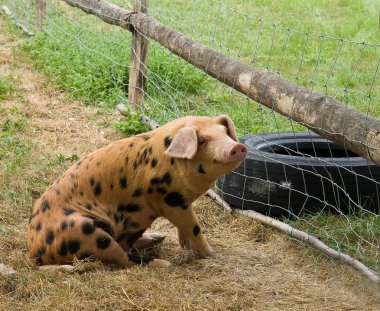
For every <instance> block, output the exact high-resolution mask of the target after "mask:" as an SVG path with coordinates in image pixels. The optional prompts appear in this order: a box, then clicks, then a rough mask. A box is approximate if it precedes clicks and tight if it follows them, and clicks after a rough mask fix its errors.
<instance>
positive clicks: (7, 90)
mask: <svg viewBox="0 0 380 311" xmlns="http://www.w3.org/2000/svg"><path fill="white" fill-rule="evenodd" d="M14 91H15V85H14V81H13V80H12V79H11V78H8V77H4V76H1V75H0V100H6V99H8V98H10V97H11V96H12V94H13V93H14Z"/></svg>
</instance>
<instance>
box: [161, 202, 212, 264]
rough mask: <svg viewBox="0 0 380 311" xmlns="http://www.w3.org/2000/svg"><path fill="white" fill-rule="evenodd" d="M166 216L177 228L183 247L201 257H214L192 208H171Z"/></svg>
mask: <svg viewBox="0 0 380 311" xmlns="http://www.w3.org/2000/svg"><path fill="white" fill-rule="evenodd" d="M165 214H166V215H165V217H166V218H167V219H168V220H169V221H170V222H171V223H172V224H174V225H175V226H176V227H177V230H178V240H179V244H180V245H181V247H186V248H191V249H192V251H193V252H194V253H195V254H197V255H198V256H201V257H207V256H213V255H214V251H213V249H212V248H211V246H210V245H209V244H208V242H207V239H206V237H205V236H204V235H203V234H202V232H201V228H200V226H199V222H198V219H197V216H196V215H195V214H194V211H193V209H192V208H191V206H188V207H187V208H186V209H183V208H173V207H170V209H169V210H168V211H167V213H165Z"/></svg>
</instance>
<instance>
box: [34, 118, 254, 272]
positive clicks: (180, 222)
mask: <svg viewBox="0 0 380 311" xmlns="http://www.w3.org/2000/svg"><path fill="white" fill-rule="evenodd" d="M246 154H247V148H246V147H245V146H244V145H243V144H240V143H238V140H237V137H236V134H235V130H234V126H233V123H232V121H231V119H230V118H229V117H227V116H223V115H222V116H219V117H216V118H209V117H195V116H188V117H184V118H180V119H177V120H174V121H171V122H169V123H167V124H166V125H164V126H162V127H160V128H158V129H155V130H153V131H151V132H147V133H144V134H141V135H137V136H133V137H130V138H126V139H122V140H119V141H116V142H114V143H112V144H110V145H108V146H106V147H103V148H101V149H99V150H96V151H94V152H93V153H91V154H89V155H88V156H86V157H84V158H83V159H81V160H80V161H78V162H77V163H75V164H74V165H73V166H71V167H70V168H69V169H68V170H67V171H66V172H65V173H64V174H63V175H62V176H61V177H60V178H58V179H57V180H56V181H55V182H54V183H53V184H52V185H51V186H50V187H49V188H48V189H47V190H46V191H45V193H44V194H43V195H42V197H41V198H40V199H38V200H37V202H36V204H35V205H34V207H33V210H32V214H31V216H30V219H29V226H28V231H27V244H28V253H29V257H30V258H31V259H32V260H34V261H35V262H36V264H38V265H62V264H70V263H72V262H73V259H74V257H76V258H78V259H86V258H93V259H99V260H101V261H103V262H105V263H114V264H118V265H121V266H130V265H131V264H132V263H138V264H149V265H154V266H168V265H169V264H170V263H169V262H168V261H166V260H162V259H151V258H146V257H142V256H139V255H136V253H135V252H132V249H135V248H143V247H146V246H149V245H152V244H155V243H157V242H160V241H161V240H162V236H159V235H146V234H144V235H143V233H144V232H145V230H146V229H147V228H149V227H150V225H151V224H152V222H153V221H154V220H155V219H156V218H157V217H164V218H166V219H168V220H169V221H170V222H171V223H173V224H174V225H175V226H176V227H177V230H178V238H179V244H180V245H181V246H182V247H187V248H190V249H192V250H193V251H194V252H195V253H196V254H198V255H200V256H209V255H212V253H213V250H212V248H211V247H210V245H209V244H208V242H207V240H206V238H205V236H204V235H203V234H202V230H201V228H200V226H199V223H198V220H197V217H196V216H195V214H194V212H193V210H192V207H191V204H192V202H193V201H194V200H195V199H197V198H198V197H199V196H200V195H202V194H203V193H204V192H206V191H207V189H208V188H209V187H210V186H212V184H213V182H214V181H215V179H216V178H217V177H218V176H220V175H222V174H225V173H228V172H230V171H232V170H233V169H235V168H236V167H237V166H238V165H239V163H240V162H241V161H242V160H243V159H244V158H245V156H246Z"/></svg>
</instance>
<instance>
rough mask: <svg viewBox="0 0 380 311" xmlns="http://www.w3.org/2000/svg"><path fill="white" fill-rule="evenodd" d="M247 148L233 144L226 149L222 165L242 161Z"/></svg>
mask: <svg viewBox="0 0 380 311" xmlns="http://www.w3.org/2000/svg"><path fill="white" fill-rule="evenodd" d="M247 152H248V150H247V147H246V146H245V145H243V144H234V145H232V146H230V147H229V148H227V149H226V151H225V154H224V157H223V158H224V159H223V160H224V161H223V162H224V163H233V162H239V161H243V160H244V159H245V157H246V156H247Z"/></svg>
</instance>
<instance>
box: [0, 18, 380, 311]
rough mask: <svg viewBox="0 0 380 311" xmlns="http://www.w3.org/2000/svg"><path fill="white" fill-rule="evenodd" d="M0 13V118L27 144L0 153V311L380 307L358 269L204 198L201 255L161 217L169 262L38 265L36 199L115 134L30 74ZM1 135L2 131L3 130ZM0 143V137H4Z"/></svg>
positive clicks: (158, 226) (95, 112) (99, 114)
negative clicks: (34, 254)
mask: <svg viewBox="0 0 380 311" xmlns="http://www.w3.org/2000/svg"><path fill="white" fill-rule="evenodd" d="M4 25H5V22H4V20H2V19H1V17H0V75H5V76H10V77H12V78H13V79H14V80H15V81H16V87H17V92H16V93H17V94H16V95H14V96H12V98H10V99H8V100H6V101H3V102H0V106H1V108H2V109H3V110H2V111H5V113H1V114H0V123H2V122H3V119H4V118H9V119H11V120H23V122H24V123H25V126H24V128H23V130H20V131H19V132H18V133H17V139H19V140H20V141H22V142H24V143H25V144H26V145H27V146H29V149H28V151H27V153H26V155H25V156H24V157H23V158H22V159H20V160H19V161H16V162H15V161H14V160H15V158H14V155H13V154H12V153H10V154H9V157H7V158H6V159H3V160H0V167H1V168H2V170H3V168H5V167H7V165H8V164H9V163H15V164H14V165H15V167H14V169H13V171H12V170H11V171H10V172H14V174H12V175H11V176H9V173H8V175H7V173H6V172H9V169H8V170H7V171H6V170H5V169H4V171H3V172H2V171H0V199H1V200H0V262H3V263H4V264H5V265H7V266H11V267H13V268H14V269H15V270H16V274H13V275H9V276H0V310H380V296H379V291H380V289H379V288H378V287H376V288H375V287H374V286H373V285H371V284H369V283H368V282H367V281H366V280H365V279H364V278H363V277H362V276H361V275H360V274H359V273H358V272H356V271H355V270H353V269H352V268H350V267H348V266H345V265H344V264H342V263H340V262H337V261H334V260H331V259H329V258H326V257H325V256H323V255H321V254H320V253H318V252H316V251H313V250H311V249H308V248H306V247H305V246H304V245H301V244H299V243H297V242H295V241H293V240H291V239H289V238H288V237H287V236H285V235H283V234H281V233H279V232H277V231H275V230H272V229H271V228H268V227H265V226H263V225H261V224H260V223H258V222H255V221H252V220H248V219H246V218H243V217H235V216H231V215H229V214H227V213H226V212H224V211H222V210H221V209H220V208H219V207H218V206H216V205H215V204H214V203H213V202H212V201H211V200H210V199H208V198H206V197H202V198H200V199H199V200H198V201H197V202H196V204H195V210H196V213H197V214H198V216H199V218H200V220H201V225H202V228H204V231H205V234H206V236H207V237H208V239H209V241H210V244H211V245H212V246H213V248H214V249H215V251H216V252H217V256H216V258H210V259H198V258H196V257H194V256H193V255H192V254H191V252H189V251H187V250H182V249H181V248H180V247H179V245H178V242H177V238H176V231H175V228H173V226H172V225H171V224H170V223H168V222H167V221H166V220H163V219H159V220H157V221H156V222H155V223H154V224H153V228H152V230H153V231H159V232H163V233H165V234H167V238H166V240H165V241H164V243H163V244H162V246H160V247H159V248H158V249H157V250H155V251H156V252H157V253H158V255H159V256H160V257H161V258H164V259H167V260H170V261H171V262H172V263H173V266H172V267H170V268H168V269H154V268H148V267H143V266H135V267H133V268H130V269H120V268H117V267H112V266H105V265H103V264H101V263H99V262H95V263H84V262H76V263H75V269H74V271H72V272H42V271H39V270H38V269H37V267H35V266H34V265H33V264H32V263H31V262H30V261H29V260H28V259H27V257H26V242H25V232H26V225H27V219H28V216H29V211H30V208H31V206H32V204H33V201H34V200H35V199H36V198H37V197H38V196H39V195H40V194H41V192H42V191H43V190H44V189H45V188H46V186H47V185H49V184H50V183H51V182H52V181H53V180H54V179H55V178H57V177H58V176H59V175H60V174H62V173H63V172H64V170H65V169H66V168H67V167H68V166H69V165H70V164H71V163H70V159H71V158H73V156H75V157H76V156H78V157H82V156H84V155H85V154H87V153H88V152H90V151H92V150H94V149H96V148H98V147H100V146H104V145H105V144H107V143H109V142H111V141H113V140H115V139H118V138H121V135H120V134H118V133H117V132H116V131H115V130H114V129H113V127H112V124H113V122H115V120H116V119H117V116H116V115H114V114H107V113H105V112H104V111H102V110H99V108H97V107H85V106H84V105H83V104H81V103H80V102H77V101H70V100H68V99H67V94H65V93H63V92H61V91H59V90H57V89H56V88H55V87H54V85H53V84H52V83H50V82H49V78H48V77H46V76H43V75H42V74H40V73H38V72H36V71H35V70H34V69H33V67H32V62H31V61H30V59H28V56H27V55H25V54H24V53H23V52H21V51H20V49H19V48H18V46H19V44H20V43H22V41H23V40H25V39H20V37H18V39H17V40H15V38H13V37H12V38H10V37H9V36H8V35H6V34H4V31H3V30H4ZM0 138H1V137H0ZM0 143H1V140H0Z"/></svg>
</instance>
